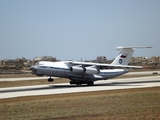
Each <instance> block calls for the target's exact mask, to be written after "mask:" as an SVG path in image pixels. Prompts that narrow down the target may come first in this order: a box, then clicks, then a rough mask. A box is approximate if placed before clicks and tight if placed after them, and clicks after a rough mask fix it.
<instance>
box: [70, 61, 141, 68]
mask: <svg viewBox="0 0 160 120" xmlns="http://www.w3.org/2000/svg"><path fill="white" fill-rule="evenodd" d="M68 63H70V64H72V65H82V66H96V67H108V68H143V66H131V65H112V64H103V63H92V62H78V61H68Z"/></svg>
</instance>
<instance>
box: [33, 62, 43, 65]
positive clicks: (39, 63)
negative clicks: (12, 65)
mask: <svg viewBox="0 0 160 120" xmlns="http://www.w3.org/2000/svg"><path fill="white" fill-rule="evenodd" d="M35 65H43V63H42V62H37V63H36V64H35Z"/></svg>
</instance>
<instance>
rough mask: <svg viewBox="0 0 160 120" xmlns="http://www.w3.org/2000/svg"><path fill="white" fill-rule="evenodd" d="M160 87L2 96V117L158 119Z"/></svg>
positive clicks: (37, 119) (44, 119)
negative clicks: (16, 96)
mask: <svg viewBox="0 0 160 120" xmlns="http://www.w3.org/2000/svg"><path fill="white" fill-rule="evenodd" d="M159 113H160V87H154V88H141V89H127V90H111V91H97V92H84V93H69V94H59V95H44V96H32V97H19V98H10V99H0V119H1V120H4V119H8V120H9V119H12V120H17V119H18V120H22V119H25V120H30V119H35V120H128V119H132V120H144V119H147V120H159V119H160V114H159Z"/></svg>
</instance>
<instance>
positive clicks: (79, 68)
mask: <svg viewBox="0 0 160 120" xmlns="http://www.w3.org/2000/svg"><path fill="white" fill-rule="evenodd" d="M70 71H72V72H77V73H83V72H84V70H83V67H81V66H73V67H70Z"/></svg>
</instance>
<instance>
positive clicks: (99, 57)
mask: <svg viewBox="0 0 160 120" xmlns="http://www.w3.org/2000/svg"><path fill="white" fill-rule="evenodd" d="M106 61H107V58H106V57H105V56H98V57H97V59H96V62H97V63H106Z"/></svg>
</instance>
